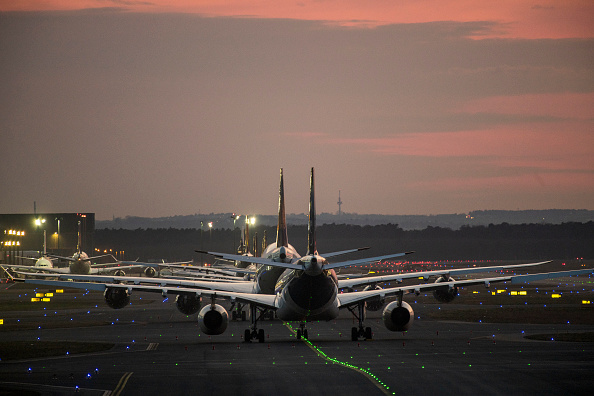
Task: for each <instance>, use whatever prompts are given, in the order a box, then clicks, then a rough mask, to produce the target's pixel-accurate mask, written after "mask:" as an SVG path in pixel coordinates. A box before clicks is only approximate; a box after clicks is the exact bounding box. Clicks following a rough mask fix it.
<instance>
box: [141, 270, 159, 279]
mask: <svg viewBox="0 0 594 396" xmlns="http://www.w3.org/2000/svg"><path fill="white" fill-rule="evenodd" d="M157 275H159V274H158V273H157V270H156V269H154V268H153V267H146V268H145V269H144V276H146V277H147V278H154V277H155V276H157Z"/></svg>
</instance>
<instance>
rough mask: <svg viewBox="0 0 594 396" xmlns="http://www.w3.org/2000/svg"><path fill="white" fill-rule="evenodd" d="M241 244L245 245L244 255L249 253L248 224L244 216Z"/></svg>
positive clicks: (247, 219) (246, 217)
mask: <svg viewBox="0 0 594 396" xmlns="http://www.w3.org/2000/svg"><path fill="white" fill-rule="evenodd" d="M243 241H244V242H243V243H244V245H245V253H249V252H250V222H249V218H248V216H247V215H246V216H245V228H244V231H243Z"/></svg>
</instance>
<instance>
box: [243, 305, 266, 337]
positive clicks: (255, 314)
mask: <svg viewBox="0 0 594 396" xmlns="http://www.w3.org/2000/svg"><path fill="white" fill-rule="evenodd" d="M266 311H267V310H266V309H261V308H258V307H257V306H255V305H253V304H250V314H251V315H250V316H251V318H252V325H251V326H250V328H249V329H245V332H244V333H243V341H244V342H252V340H258V342H260V343H263V342H264V329H258V320H260V319H262V318H263V317H264V316H265V315H266ZM244 313H245V312H244Z"/></svg>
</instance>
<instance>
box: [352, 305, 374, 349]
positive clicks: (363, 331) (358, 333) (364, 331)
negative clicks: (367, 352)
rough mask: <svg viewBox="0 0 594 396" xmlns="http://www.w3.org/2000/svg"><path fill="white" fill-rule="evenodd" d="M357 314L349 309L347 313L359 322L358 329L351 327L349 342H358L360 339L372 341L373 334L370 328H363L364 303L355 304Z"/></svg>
mask: <svg viewBox="0 0 594 396" xmlns="http://www.w3.org/2000/svg"><path fill="white" fill-rule="evenodd" d="M357 308H358V313H355V312H354V309H353V308H349V311H351V313H352V314H353V316H354V317H355V318H357V320H358V321H359V327H358V328H357V327H353V328H352V329H351V340H352V341H358V340H359V338H360V337H362V338H364V339H366V340H371V339H373V332H372V331H371V327H364V326H363V321H364V320H365V302H360V303H359V304H357Z"/></svg>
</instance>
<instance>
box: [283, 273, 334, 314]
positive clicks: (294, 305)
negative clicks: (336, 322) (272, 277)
mask: <svg viewBox="0 0 594 396" xmlns="http://www.w3.org/2000/svg"><path fill="white" fill-rule="evenodd" d="M275 291H276V293H277V295H278V296H279V300H278V301H279V308H278V309H277V311H276V315H277V317H278V318H279V319H280V320H285V321H291V320H298V321H312V320H331V319H334V318H336V317H337V316H338V300H337V298H336V296H337V294H338V280H337V278H336V273H335V272H334V270H329V271H322V273H320V274H318V275H314V276H311V275H308V274H307V273H305V272H304V271H300V270H286V271H285V272H284V273H283V275H282V276H281V277H280V279H279V280H278V282H277V284H276V290H275Z"/></svg>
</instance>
